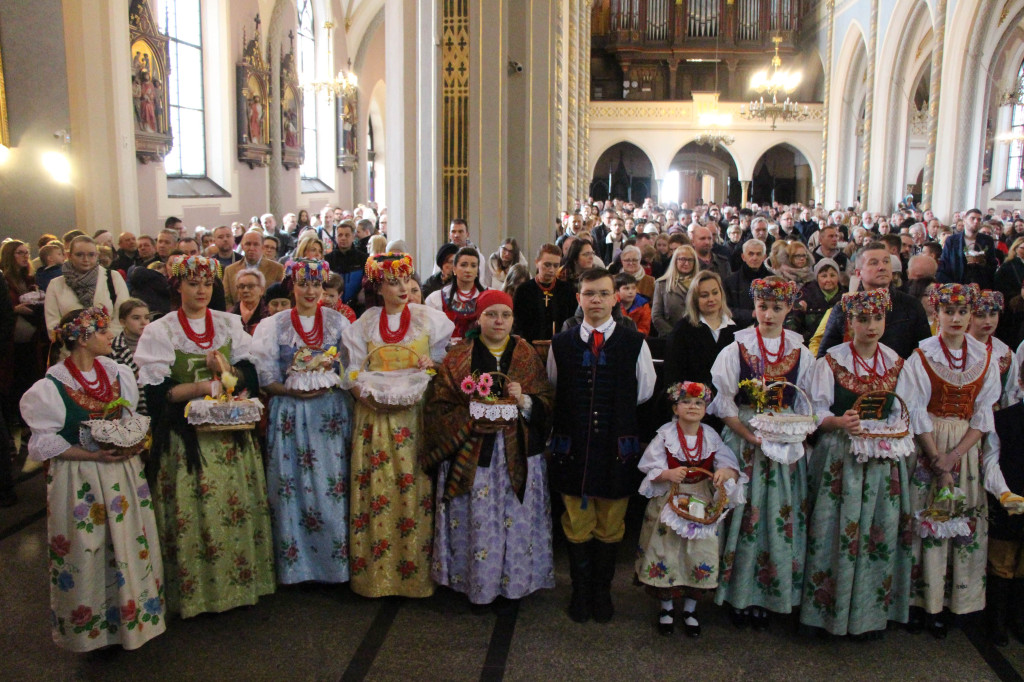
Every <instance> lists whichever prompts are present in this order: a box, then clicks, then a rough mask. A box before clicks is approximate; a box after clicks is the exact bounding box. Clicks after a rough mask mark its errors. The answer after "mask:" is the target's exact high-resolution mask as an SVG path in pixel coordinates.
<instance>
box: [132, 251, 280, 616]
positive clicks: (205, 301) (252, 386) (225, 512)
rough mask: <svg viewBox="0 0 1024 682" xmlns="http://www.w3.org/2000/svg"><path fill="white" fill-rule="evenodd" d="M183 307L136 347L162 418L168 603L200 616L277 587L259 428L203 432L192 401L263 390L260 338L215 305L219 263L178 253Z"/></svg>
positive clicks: (158, 500)
mask: <svg viewBox="0 0 1024 682" xmlns="http://www.w3.org/2000/svg"><path fill="white" fill-rule="evenodd" d="M170 269H171V275H172V278H171V286H172V292H173V294H174V296H176V297H180V299H181V305H180V307H178V310H177V312H176V313H172V314H168V315H164V316H163V317H161V318H160V319H159V320H157V321H156V322H152V323H150V324H149V325H147V326H146V328H145V330H144V331H143V332H142V338H140V339H139V345H138V347H137V348H136V350H135V363H136V364H137V365H138V367H139V385H140V386H142V387H143V388H144V389H145V391H146V403H147V406H148V407H149V413H150V415H151V416H152V418H153V453H152V457H153V458H154V460H153V462H151V466H154V467H155V468H156V469H157V472H156V474H155V477H154V476H151V480H153V482H154V484H155V485H154V491H153V501H154V505H155V511H156V517H157V526H158V528H159V530H160V544H161V546H162V547H163V548H164V563H165V566H166V569H167V570H166V573H165V583H164V587H165V589H166V595H167V605H168V608H169V609H170V610H171V611H177V612H180V613H181V616H182V618H191V617H192V616H196V615H198V614H200V613H206V612H219V611H227V610H228V609H233V608H235V607H237V606H243V605H249V604H255V603H256V601H257V600H258V599H259V598H260V596H262V595H265V594H270V593H272V592H273V591H274V557H273V548H272V547H271V542H272V534H271V530H270V511H269V508H268V506H267V484H266V479H265V478H264V474H263V458H262V457H261V455H260V451H259V448H258V446H257V444H256V440H255V438H254V437H253V435H252V433H253V432H252V431H196V429H195V427H193V426H192V425H190V424H189V423H188V421H187V419H186V417H185V408H186V406H187V405H188V403H189V401H191V400H195V399H202V398H204V397H206V396H210V397H214V398H215V397H217V396H219V395H220V394H221V393H222V392H223V387H222V384H221V381H220V378H219V377H223V376H224V375H226V374H231V375H233V376H234V377H235V379H236V381H237V385H236V391H237V392H239V393H241V392H242V391H243V390H248V391H249V392H250V393H252V394H255V393H256V392H257V391H258V390H259V383H258V382H257V379H256V371H255V369H254V367H253V364H252V355H251V352H250V348H251V344H252V339H251V338H250V337H249V335H248V334H246V333H245V330H244V329H242V321H241V320H240V319H239V318H238V316H237V315H232V314H230V313H222V312H215V311H211V310H210V309H209V308H208V305H209V302H210V296H211V295H212V293H213V281H214V279H216V278H217V277H219V276H220V264H219V263H218V262H217V261H216V260H214V259H212V258H206V257H204V256H189V257H188V258H185V257H184V256H172V257H171V259H170Z"/></svg>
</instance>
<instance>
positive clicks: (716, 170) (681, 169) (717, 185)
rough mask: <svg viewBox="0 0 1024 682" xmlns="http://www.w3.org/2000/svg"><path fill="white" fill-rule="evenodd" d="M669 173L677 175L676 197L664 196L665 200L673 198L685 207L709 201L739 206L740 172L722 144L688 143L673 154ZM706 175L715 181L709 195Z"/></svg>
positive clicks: (740, 196) (740, 193) (740, 191)
mask: <svg viewBox="0 0 1024 682" xmlns="http://www.w3.org/2000/svg"><path fill="white" fill-rule="evenodd" d="M669 173H670V174H671V173H678V174H679V175H678V197H666V199H674V200H675V201H677V202H678V203H680V204H683V203H685V204H687V205H688V206H695V205H697V204H699V203H708V202H724V203H726V204H729V205H732V206H739V205H740V199H741V198H742V188H741V187H740V182H739V171H738V170H737V168H736V161H735V160H734V159H733V158H732V154H730V153H729V150H728V149H726V148H725V147H723V146H716V147H711V146H710V145H704V144H698V143H697V142H689V143H687V144H685V145H683V147H682V148H680V149H679V151H677V152H676V155H675V156H674V157H672V163H670V164H669ZM706 176H710V177H712V178H714V180H715V182H714V189H713V193H712V194H711V196H704V194H705V182H704V179H705V177H706Z"/></svg>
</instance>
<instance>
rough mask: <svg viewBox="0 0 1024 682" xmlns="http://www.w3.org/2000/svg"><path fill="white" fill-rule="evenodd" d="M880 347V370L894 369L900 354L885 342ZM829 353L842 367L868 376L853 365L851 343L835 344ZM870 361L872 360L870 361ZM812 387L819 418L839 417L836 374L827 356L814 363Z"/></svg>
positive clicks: (815, 411) (815, 409) (813, 399)
mask: <svg viewBox="0 0 1024 682" xmlns="http://www.w3.org/2000/svg"><path fill="white" fill-rule="evenodd" d="M878 348H879V349H880V350H881V351H882V365H883V366H882V367H879V368H878V370H879V371H880V372H885V371H888V370H889V369H892V367H893V365H895V364H896V360H898V359H899V355H898V354H897V353H896V351H894V350H893V349H892V348H889V347H888V346H886V345H885V344H882V343H880V344H878ZM827 354H828V355H831V356H832V358H833V359H835V361H836V362H838V363H839V364H840V365H841V366H842V367H845V368H846V369H848V370H850V371H851V372H854V373H855V374H856V375H857V376H867V375H866V374H865V373H864V372H861V371H859V370H858V369H857V368H855V367H854V365H853V353H852V352H851V351H850V344H848V343H841V344H839V345H838V346H833V347H832V348H829V349H828V353H827ZM869 362H870V361H869ZM810 384H811V388H810V390H809V391H808V393H809V394H810V396H811V403H812V404H813V405H814V414H815V416H817V417H818V420H819V421H820V420H822V419H824V418H825V417H830V416H831V417H838V416H840V415H837V414H835V413H833V412H832V403H833V402H835V399H836V395H835V389H836V383H835V374H834V373H833V372H832V367H831V366H830V365H829V364H828V360H826V359H825V358H818V359H817V360H816V361H815V363H814V368H813V370H812V371H811V381H810Z"/></svg>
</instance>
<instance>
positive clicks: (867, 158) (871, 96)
mask: <svg viewBox="0 0 1024 682" xmlns="http://www.w3.org/2000/svg"><path fill="white" fill-rule="evenodd" d="M867 47H868V53H867V58H868V65H867V73H866V75H865V80H866V82H867V94H866V95H865V96H864V142H863V146H862V147H861V157H860V204H861V208H862V209H863V210H868V209H870V204H869V203H868V180H869V179H870V176H871V114H872V109H873V108H874V102H875V61H876V60H877V54H878V0H871V24H870V29H869V30H868V46H867Z"/></svg>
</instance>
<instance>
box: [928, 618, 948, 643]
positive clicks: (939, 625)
mask: <svg viewBox="0 0 1024 682" xmlns="http://www.w3.org/2000/svg"><path fill="white" fill-rule="evenodd" d="M928 632H930V633H931V635H932V637H934V638H935V639H946V635H948V634H949V626H947V625H946V622H945V621H944V620H942V616H940V615H934V616H931V617H930V618H929V619H928Z"/></svg>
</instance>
